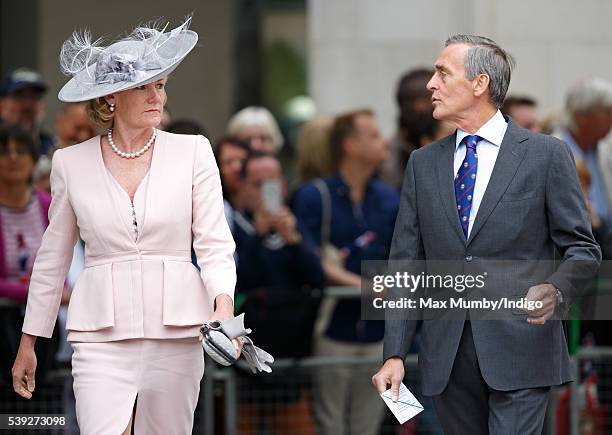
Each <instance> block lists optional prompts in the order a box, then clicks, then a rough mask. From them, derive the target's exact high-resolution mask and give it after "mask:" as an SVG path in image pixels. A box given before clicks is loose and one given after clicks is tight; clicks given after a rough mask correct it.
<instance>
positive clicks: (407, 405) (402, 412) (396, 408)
mask: <svg viewBox="0 0 612 435" xmlns="http://www.w3.org/2000/svg"><path fill="white" fill-rule="evenodd" d="M380 397H382V399H383V400H384V401H385V403H386V404H387V406H388V407H389V409H390V410H391V412H392V413H393V415H395V418H397V421H399V422H400V424H404V423H405V422H407V421H408V420H410V419H411V418H412V417H414V416H415V415H417V414H418V413H420V412H421V411H423V405H421V403H420V402H419V401H418V400H417V399H416V397H414V394H412V393H411V392H410V390H409V389H408V387H406V386H405V385H404V384H403V383H401V384H400V390H399V397H398V399H397V402H394V401H393V399H392V398H391V389H389V390H387V391H385V392H384V393H381V395H380Z"/></svg>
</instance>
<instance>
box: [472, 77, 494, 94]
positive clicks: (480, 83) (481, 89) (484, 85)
mask: <svg viewBox="0 0 612 435" xmlns="http://www.w3.org/2000/svg"><path fill="white" fill-rule="evenodd" d="M490 81H491V79H490V78H489V76H488V74H478V75H477V76H476V78H475V79H474V80H473V81H472V89H473V90H474V95H475V96H476V97H480V96H481V95H482V94H484V93H485V92H486V91H487V90H488V89H489V82H490Z"/></svg>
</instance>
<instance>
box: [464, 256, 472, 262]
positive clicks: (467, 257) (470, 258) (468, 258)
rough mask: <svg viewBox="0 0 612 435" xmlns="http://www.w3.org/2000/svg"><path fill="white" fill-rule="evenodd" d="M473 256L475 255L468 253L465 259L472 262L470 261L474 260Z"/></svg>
mask: <svg viewBox="0 0 612 435" xmlns="http://www.w3.org/2000/svg"><path fill="white" fill-rule="evenodd" d="M473 258H474V257H472V256H471V255H466V256H465V261H467V262H470V261H472V259H473Z"/></svg>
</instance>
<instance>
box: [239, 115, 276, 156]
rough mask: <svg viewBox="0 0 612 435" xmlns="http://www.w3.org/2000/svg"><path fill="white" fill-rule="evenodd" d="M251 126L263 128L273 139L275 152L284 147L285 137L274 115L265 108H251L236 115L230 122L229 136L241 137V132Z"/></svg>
mask: <svg viewBox="0 0 612 435" xmlns="http://www.w3.org/2000/svg"><path fill="white" fill-rule="evenodd" d="M251 126H260V127H263V128H264V129H265V130H266V131H267V133H268V134H269V135H270V137H271V138H272V145H273V147H274V151H275V152H277V153H278V152H279V151H280V149H281V148H282V147H283V135H282V134H281V132H280V128H279V127H278V124H277V122H276V120H275V119H274V116H273V115H272V113H270V111H269V110H268V109H266V108H264V107H257V106H249V107H245V108H244V109H242V110H241V111H239V112H238V113H236V114H235V115H234V116H232V118H231V119H230V120H229V123H228V125H227V134H228V135H229V136H237V137H240V132H241V130H243V129H244V128H247V127H251Z"/></svg>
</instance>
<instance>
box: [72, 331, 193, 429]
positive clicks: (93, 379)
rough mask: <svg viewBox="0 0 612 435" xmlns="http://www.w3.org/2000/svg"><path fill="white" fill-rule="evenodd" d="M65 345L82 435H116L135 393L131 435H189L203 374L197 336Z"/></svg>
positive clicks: (131, 408) (129, 412)
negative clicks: (69, 348)
mask: <svg viewBox="0 0 612 435" xmlns="http://www.w3.org/2000/svg"><path fill="white" fill-rule="evenodd" d="M71 344H72V348H73V349H74V353H73V355H72V376H73V378H74V395H75V398H76V414H77V422H78V424H79V428H80V431H81V434H82V435H102V434H104V435H105V434H109V435H111V434H112V435H118V434H121V433H122V431H123V430H124V429H125V428H126V427H127V425H128V422H129V420H130V417H131V415H132V410H133V407H134V401H135V399H136V396H138V402H137V405H136V416H135V419H134V433H135V434H136V435H141V434H147V435H148V434H163V435H174V434H176V435H188V434H191V432H192V427H193V413H194V410H195V407H196V404H197V402H198V395H199V392H200V381H201V379H202V376H203V375H204V356H203V351H202V346H201V344H200V342H199V341H198V340H197V338H187V339H163V340H161V339H131V340H121V341H110V342H102V343H84V342H73V343H71Z"/></svg>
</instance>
